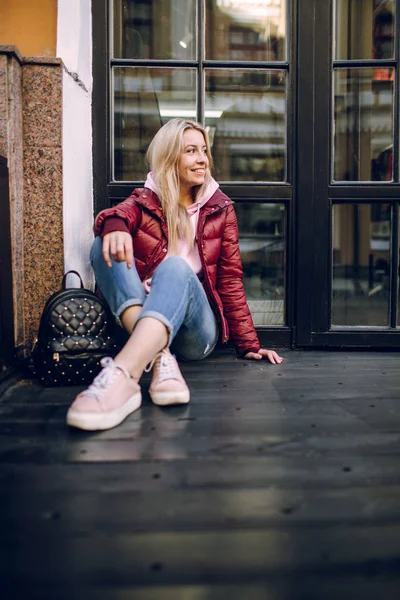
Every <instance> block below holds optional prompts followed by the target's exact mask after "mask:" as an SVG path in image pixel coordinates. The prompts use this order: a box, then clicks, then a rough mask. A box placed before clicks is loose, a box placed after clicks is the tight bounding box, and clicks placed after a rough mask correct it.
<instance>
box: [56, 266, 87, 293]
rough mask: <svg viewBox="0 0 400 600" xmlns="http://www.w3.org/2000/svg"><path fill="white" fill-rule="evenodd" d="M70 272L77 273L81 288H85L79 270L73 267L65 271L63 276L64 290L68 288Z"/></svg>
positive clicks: (62, 285) (62, 286)
mask: <svg viewBox="0 0 400 600" xmlns="http://www.w3.org/2000/svg"><path fill="white" fill-rule="evenodd" d="M70 273H74V274H75V275H77V276H78V277H79V281H80V282H81V289H83V288H84V285H83V281H82V277H81V276H80V275H79V273H78V271H74V270H72V269H71V271H67V272H66V273H65V275H64V277H63V278H62V284H61V288H62V289H63V290H65V289H66V284H67V276H68V275H69V274H70Z"/></svg>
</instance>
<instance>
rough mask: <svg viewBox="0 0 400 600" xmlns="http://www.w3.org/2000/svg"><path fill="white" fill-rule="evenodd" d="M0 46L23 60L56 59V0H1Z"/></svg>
mask: <svg viewBox="0 0 400 600" xmlns="http://www.w3.org/2000/svg"><path fill="white" fill-rule="evenodd" d="M0 44H7V45H8V44H11V45H13V46H17V48H18V50H19V51H20V52H21V54H22V55H23V56H55V55H56V44H57V0H0Z"/></svg>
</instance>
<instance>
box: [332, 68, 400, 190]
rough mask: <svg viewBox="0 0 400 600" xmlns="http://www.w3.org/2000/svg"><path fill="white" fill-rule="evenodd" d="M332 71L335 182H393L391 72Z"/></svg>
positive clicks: (363, 69)
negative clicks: (377, 78)
mask: <svg viewBox="0 0 400 600" xmlns="http://www.w3.org/2000/svg"><path fill="white" fill-rule="evenodd" d="M380 71H381V75H385V78H381V79H379V80H376V79H375V78H374V77H375V70H374V69H370V68H361V69H356V68H354V69H337V70H336V71H335V74H334V77H335V106H334V109H335V117H334V118H335V123H334V132H335V134H334V135H335V139H334V147H335V155H334V180H335V181H392V180H393V129H394V126H393V103H394V89H393V88H394V81H393V73H394V70H393V69H381V70H380Z"/></svg>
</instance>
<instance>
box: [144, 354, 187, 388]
mask: <svg viewBox="0 0 400 600" xmlns="http://www.w3.org/2000/svg"><path fill="white" fill-rule="evenodd" d="M156 363H157V366H158V379H159V381H165V380H166V379H178V380H179V379H180V377H179V372H178V369H177V368H176V362H175V360H174V356H173V354H170V353H169V352H167V351H166V350H161V352H159V354H157V355H156V356H155V357H154V358H153V360H152V361H151V363H150V364H149V365H148V366H147V367H146V368H145V371H146V373H148V372H149V371H151V369H152V368H153V366H154V364H156Z"/></svg>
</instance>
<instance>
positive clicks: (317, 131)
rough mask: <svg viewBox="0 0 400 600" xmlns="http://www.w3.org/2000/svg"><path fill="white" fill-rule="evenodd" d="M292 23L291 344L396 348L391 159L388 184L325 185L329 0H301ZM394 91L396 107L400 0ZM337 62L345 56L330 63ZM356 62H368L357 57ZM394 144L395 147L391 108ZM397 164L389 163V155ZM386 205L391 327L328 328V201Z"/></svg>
mask: <svg viewBox="0 0 400 600" xmlns="http://www.w3.org/2000/svg"><path fill="white" fill-rule="evenodd" d="M301 7H302V10H301V12H299V16H298V18H299V29H298V63H297V66H298V82H299V85H298V98H297V100H298V104H297V121H298V123H297V128H298V138H297V164H298V175H297V199H298V201H297V224H296V227H297V257H296V258H297V263H296V272H297V282H298V285H297V288H296V303H295V305H296V309H295V313H296V317H295V321H296V323H297V333H296V344H297V345H298V346H302V347H307V346H309V347H327V346H328V347H358V348H359V347H381V348H395V347H400V329H396V314H395V313H396V312H397V305H398V272H399V257H398V240H399V231H398V228H399V219H398V212H399V208H398V204H397V202H398V201H399V198H400V185H399V173H398V162H397V165H396V168H395V172H394V173H395V181H397V183H393V184H384V185H379V184H372V185H371V184H363V183H351V182H349V184H346V185H343V184H342V183H340V184H335V183H331V181H330V177H331V159H332V150H331V146H330V143H331V136H332V116H331V115H332V98H333V94H332V71H333V65H332V60H331V57H332V35H333V27H332V22H333V0H330V1H329V2H328V1H327V2H321V1H320V0H308V1H307V2H302V3H301ZM396 10H397V15H396V16H397V20H396V23H397V26H396V35H397V44H396V52H395V61H396V67H397V72H396V82H397V86H396V92H395V94H396V97H395V102H396V103H397V106H399V89H398V87H399V86H398V82H399V79H398V78H399V75H400V73H399V52H400V50H399V43H400V35H399V32H400V24H399V20H400V0H396ZM340 62H341V63H343V65H340V66H346V64H345V63H344V61H335V63H336V64H337V63H340ZM358 62H359V64H358V65H355V66H368V62H373V61H358ZM394 146H395V148H397V152H398V148H399V115H398V111H396V110H395V122H394ZM395 162H396V161H395ZM343 201H347V202H354V203H360V202H372V201H374V202H376V201H378V202H380V201H382V202H389V203H391V204H392V265H391V274H392V286H391V292H390V303H391V311H390V312H391V314H390V328H368V327H364V328H363V327H340V328H338V327H335V328H330V322H331V309H332V307H331V281H332V259H331V256H332V252H331V247H332V246H331V238H332V230H331V227H332V226H331V223H332V205H333V202H343Z"/></svg>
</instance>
